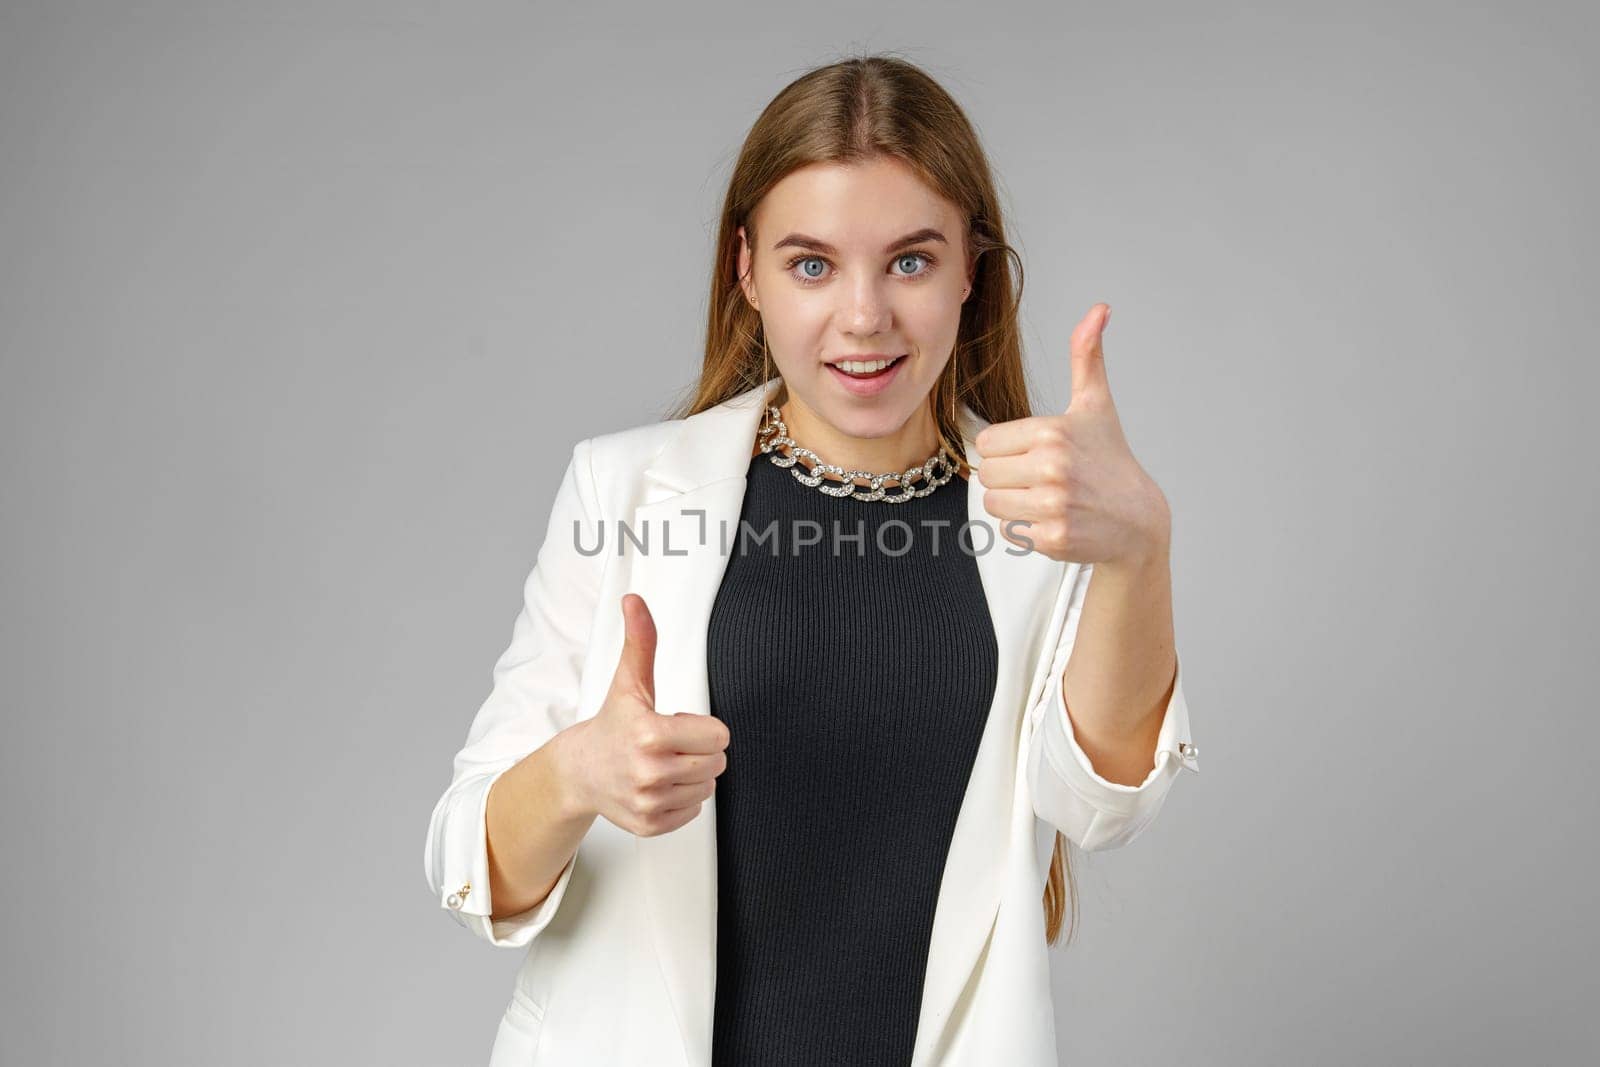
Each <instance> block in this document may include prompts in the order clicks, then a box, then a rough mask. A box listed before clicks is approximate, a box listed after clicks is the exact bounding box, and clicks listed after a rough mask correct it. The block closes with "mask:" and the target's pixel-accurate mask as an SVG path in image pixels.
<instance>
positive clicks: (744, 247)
mask: <svg viewBox="0 0 1600 1067" xmlns="http://www.w3.org/2000/svg"><path fill="white" fill-rule="evenodd" d="M752 262H753V260H752V258H751V255H750V244H749V242H748V241H746V240H745V234H744V227H743V226H740V227H739V268H738V269H739V276H738V279H737V280H738V282H739V287H740V288H741V289H743V290H744V298H745V300H747V301H748V302H749V303H750V306H751V307H753V308H755V309H756V310H757V311H760V310H761V298H760V297H758V296H757V295H756V283H755V279H754V278H753V277H751V270H750V267H751V265H752Z"/></svg>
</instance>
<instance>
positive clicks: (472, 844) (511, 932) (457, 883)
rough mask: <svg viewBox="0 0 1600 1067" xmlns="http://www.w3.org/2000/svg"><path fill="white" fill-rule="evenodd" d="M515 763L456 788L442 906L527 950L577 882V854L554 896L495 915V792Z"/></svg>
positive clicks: (493, 938) (499, 942) (491, 937)
mask: <svg viewBox="0 0 1600 1067" xmlns="http://www.w3.org/2000/svg"><path fill="white" fill-rule="evenodd" d="M510 769H511V767H510V765H507V766H505V767H502V768H500V769H499V770H497V771H495V772H493V773H492V774H487V775H481V776H479V777H476V778H469V779H466V780H465V781H463V782H461V783H460V784H458V785H457V786H456V788H455V789H453V790H451V792H450V796H449V798H448V800H447V803H449V804H450V806H451V810H450V813H449V814H450V816H451V818H449V819H448V820H447V821H446V822H445V824H444V827H443V841H442V842H441V843H440V851H441V856H440V859H442V861H443V863H444V876H443V877H442V879H441V880H439V881H438V882H437V883H436V886H437V888H438V892H439V906H440V907H442V908H444V909H445V910H447V911H449V912H450V914H451V915H452V917H454V919H455V920H456V922H458V923H460V924H461V925H462V926H464V927H466V928H467V929H468V930H470V931H472V932H473V933H474V934H476V935H477V936H478V937H480V938H482V939H483V940H485V941H487V942H489V943H490V944H491V945H496V946H499V947H501V948H523V947H526V946H527V945H528V944H529V942H531V941H532V940H533V939H534V937H536V936H537V935H538V934H539V932H540V931H541V930H543V929H544V928H545V927H546V926H548V925H549V924H550V921H551V919H553V918H555V914H556V910H557V909H558V908H559V907H560V906H561V898H562V897H563V896H565V895H566V892H567V883H569V882H570V881H572V869H573V866H574V865H575V864H576V862H577V856H576V854H574V856H573V858H572V859H570V860H568V861H567V865H566V867H565V868H563V869H562V871H561V877H560V878H558V879H557V880H556V884H555V886H554V887H553V888H552V889H551V890H550V892H549V894H548V895H546V896H545V898H544V899H543V900H542V901H540V902H539V903H538V904H535V905H534V906H533V907H531V908H529V909H528V910H527V911H524V912H521V913H519V914H516V915H508V916H506V917H505V918H502V919H491V918H490V915H492V914H493V912H494V900H493V899H492V897H491V895H490V892H489V825H488V821H487V820H488V812H489V790H490V789H491V788H492V787H493V786H494V783H495V782H496V781H497V780H498V779H499V777H500V776H501V775H502V774H504V773H506V771H508V770H510Z"/></svg>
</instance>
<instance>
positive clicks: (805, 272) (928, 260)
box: [785, 252, 935, 285]
mask: <svg viewBox="0 0 1600 1067" xmlns="http://www.w3.org/2000/svg"><path fill="white" fill-rule="evenodd" d="M918 260H921V261H922V263H923V264H924V266H923V268H922V269H921V270H919V271H916V272H915V273H905V274H900V273H898V272H896V274H895V277H897V278H907V279H920V278H925V277H927V276H928V275H929V274H931V273H933V267H934V262H935V261H934V258H933V257H932V256H931V255H929V254H928V253H926V252H906V253H905V254H903V255H900V256H896V257H895V260H894V262H895V263H896V264H897V265H904V264H905V263H908V262H909V263H915V262H917V261H918ZM809 263H815V264H818V265H819V266H818V268H817V272H815V273H813V272H812V271H811V270H810V269H808V268H802V269H801V272H800V274H798V275H797V274H795V272H794V271H795V268H796V267H799V266H801V264H809ZM827 265H828V261H827V260H826V259H823V258H822V257H821V256H796V257H795V258H794V259H791V260H790V261H789V262H788V263H787V264H786V265H785V266H786V268H787V269H788V271H789V275H790V277H792V278H794V280H795V281H797V282H799V283H800V284H801V285H816V284H818V283H819V282H821V281H822V274H821V271H822V269H823V268H825V267H826V266H827Z"/></svg>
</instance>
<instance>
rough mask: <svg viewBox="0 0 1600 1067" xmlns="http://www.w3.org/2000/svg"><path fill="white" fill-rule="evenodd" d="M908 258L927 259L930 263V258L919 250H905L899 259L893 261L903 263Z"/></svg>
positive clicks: (913, 259)
mask: <svg viewBox="0 0 1600 1067" xmlns="http://www.w3.org/2000/svg"><path fill="white" fill-rule="evenodd" d="M908 259H909V260H912V261H916V260H919V259H920V260H925V261H927V262H929V263H932V260H929V259H928V257H927V256H925V255H923V254H922V253H921V252H907V253H906V254H905V255H903V256H901V257H900V258H899V259H897V260H895V262H896V263H904V262H905V261H906V260H908ZM919 273H926V271H923V272H919Z"/></svg>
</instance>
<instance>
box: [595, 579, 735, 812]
mask: <svg viewBox="0 0 1600 1067" xmlns="http://www.w3.org/2000/svg"><path fill="white" fill-rule="evenodd" d="M622 617H623V621H624V623H625V625H626V634H627V636H626V637H625V639H624V641H623V646H622V656H621V658H620V659H619V661H618V663H617V671H616V674H615V675H613V676H612V679H611V689H610V691H609V692H607V694H606V698H605V702H604V703H603V704H602V705H601V707H600V710H599V711H597V712H596V713H595V714H594V717H593V718H589V719H585V720H583V721H582V722H579V723H576V724H574V725H573V726H571V727H568V729H567V731H566V732H567V733H569V734H570V736H569V737H568V738H567V741H568V744H567V745H565V746H564V749H565V752H564V755H565V756H566V759H565V772H566V773H565V776H566V777H567V779H568V782H567V787H568V788H569V789H570V790H571V791H572V795H573V798H574V801H575V802H576V803H577V805H578V806H579V807H580V808H581V809H582V810H583V811H584V812H585V813H594V814H599V815H604V816H605V817H606V818H607V819H609V820H610V821H611V822H612V823H614V824H616V825H617V826H618V827H620V828H621V829H623V830H627V831H628V832H630V833H634V834H638V835H639V836H641V837H654V836H655V835H657V834H664V833H668V832H670V831H672V830H676V829H677V828H678V827H680V826H683V825H685V824H687V823H689V822H691V821H693V819H694V817H695V816H696V815H698V814H699V813H700V805H701V804H702V803H703V802H704V801H705V800H706V799H707V798H708V797H710V796H711V794H712V792H713V791H714V790H715V788H716V780H717V775H719V774H721V773H722V772H723V771H724V770H725V769H726V768H727V766H728V756H727V753H726V752H725V751H724V750H725V749H726V748H727V747H728V739H729V738H728V727H727V724H725V723H724V722H723V721H722V720H721V719H718V718H716V717H715V716H712V715H699V714H695V713H694V712H682V711H680V712H678V713H676V714H673V715H662V714H661V713H659V712H657V711H656V685H655V658H656V625H655V620H654V619H652V618H651V617H650V609H649V607H648V606H647V605H646V604H645V602H644V598H643V597H641V596H639V595H638V594H637V593H626V594H624V595H623V597H622Z"/></svg>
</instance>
